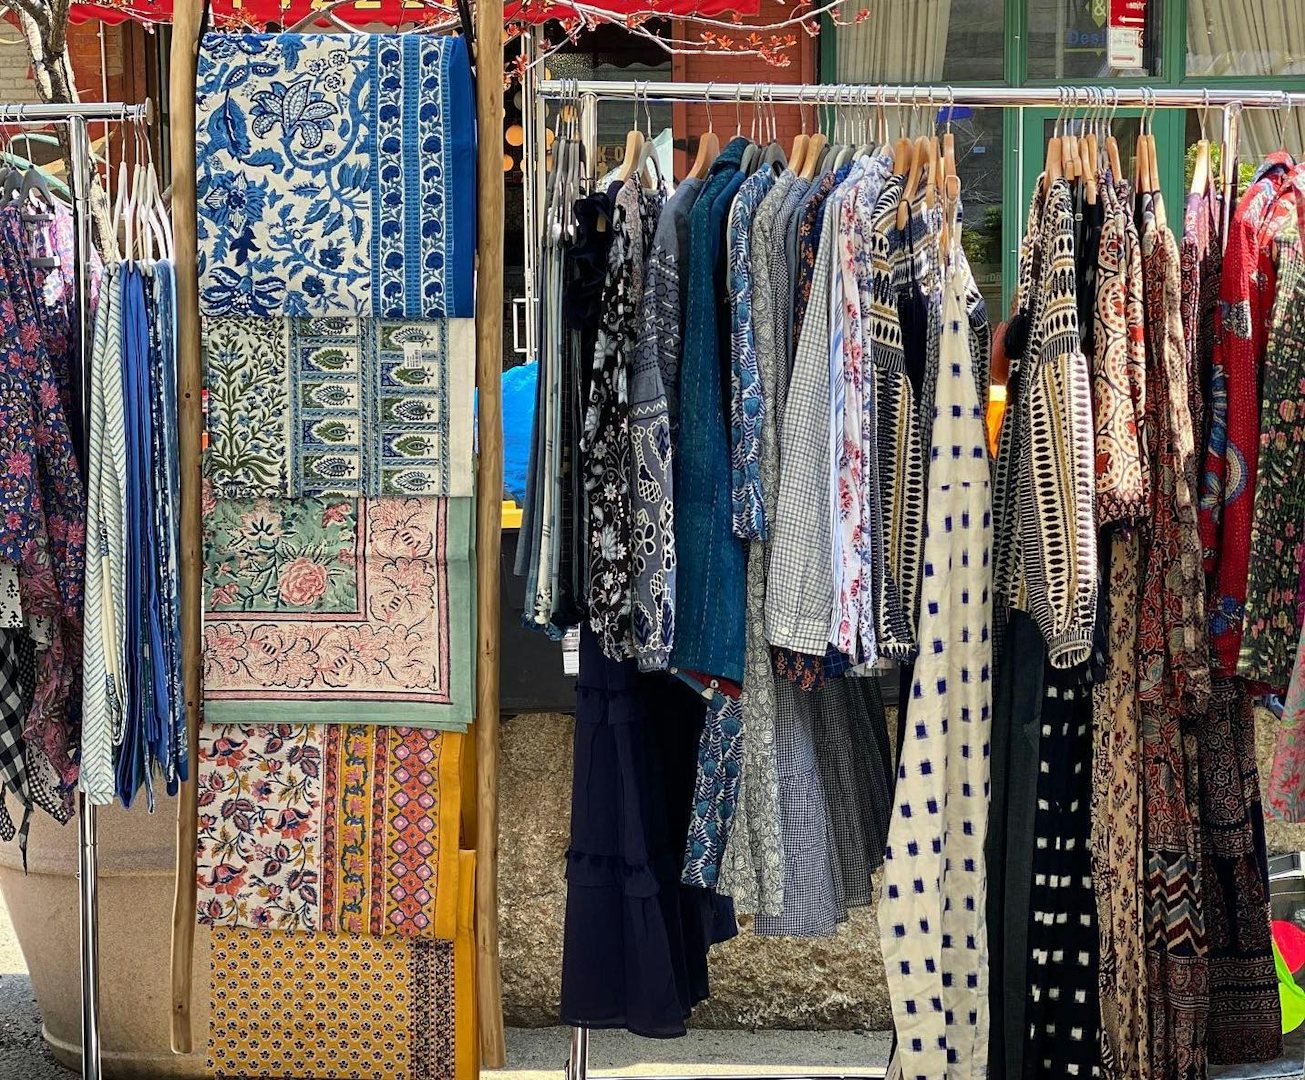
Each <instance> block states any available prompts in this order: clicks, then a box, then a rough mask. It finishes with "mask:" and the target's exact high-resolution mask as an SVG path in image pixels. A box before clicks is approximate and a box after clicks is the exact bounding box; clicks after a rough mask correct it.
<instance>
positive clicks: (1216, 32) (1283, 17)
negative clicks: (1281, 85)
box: [1187, 0, 1305, 77]
mask: <svg viewBox="0 0 1305 1080" xmlns="http://www.w3.org/2000/svg"><path fill="white" fill-rule="evenodd" d="M1187 74H1188V76H1189V77H1211V76H1214V77H1223V76H1229V75H1242V76H1247V75H1250V76H1256V75H1258V76H1278V77H1282V76H1292V75H1298V76H1305V3H1302V2H1301V0H1249V2H1248V0H1187Z"/></svg>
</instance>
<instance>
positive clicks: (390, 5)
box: [70, 0, 760, 29]
mask: <svg viewBox="0 0 1305 1080" xmlns="http://www.w3.org/2000/svg"><path fill="white" fill-rule="evenodd" d="M577 2H579V0H577ZM583 3H584V5H585V6H586V7H589V8H601V9H602V10H604V11H610V12H611V13H612V14H614V15H619V16H629V15H638V14H647V15H649V16H654V17H656V16H660V17H668V18H674V17H676V16H685V15H703V16H708V17H713V18H715V17H719V16H721V15H724V14H726V13H727V12H730V11H734V12H738V13H739V14H741V15H755V14H756V13H757V11H758V10H759V7H760V0H583ZM324 6H325V4H324V2H323V0H213V2H212V4H211V14H210V17H211V19H212V20H213V22H214V24H215V25H217V26H247V27H250V28H259V29H261V28H263V27H266V26H268V25H276V26H293V25H294V24H295V23H297V22H299V21H300V20H302V19H303V18H305V17H306V16H308V15H310V14H312V12H313V11H314V10H315V9H317V8H321V7H324ZM334 13H335V14H336V15H337V16H338V17H339V18H341V19H343V20H344V21H345V22H347V23H349V24H350V25H351V26H367V25H369V24H379V25H384V26H398V25H399V24H400V23H413V22H418V23H419V22H427V21H431V20H432V19H437V18H440V13H439V12H438V11H437V10H436V9H434V8H431V7H429V6H426V5H424V4H420V3H413V2H412V0H357V2H356V3H352V4H347V5H344V6H342V7H338V8H335V9H334ZM70 14H71V18H72V20H73V21H74V22H90V21H93V20H96V19H99V20H102V21H104V22H107V23H120V22H125V21H126V20H128V19H131V20H134V21H136V22H143V23H166V22H170V21H171V20H172V0H97V2H94V3H78V2H74V3H73V4H72V8H71V12H70ZM504 15H505V17H506V18H507V19H508V20H509V21H516V20H523V21H526V22H532V23H541V22H546V21H547V20H549V19H567V18H574V17H575V15H576V11H575V9H574V8H572V7H570V6H568V4H567V3H566V0H508V3H506V5H505V11H504Z"/></svg>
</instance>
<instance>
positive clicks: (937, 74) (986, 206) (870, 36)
mask: <svg viewBox="0 0 1305 1080" xmlns="http://www.w3.org/2000/svg"><path fill="white" fill-rule="evenodd" d="M862 11H865V12H867V14H864V15H860V19H861V21H860V22H858V21H857V19H858V15H859V13H861V12H862ZM841 16H842V25H840V26H839V27H838V29H837V53H836V61H837V68H836V72H835V74H834V76H833V81H837V82H843V83H887V84H908V85H914V84H921V85H927V84H951V85H958V84H964V83H974V82H994V83H999V82H1001V81H1002V79H1003V77H1004V71H1003V63H1004V42H1005V39H1004V30H1003V20H1004V18H1005V0H848V2H847V3H846V4H844V6H843V9H842V12H841ZM945 94H946V91H945V90H943V89H941V88H940V89H939V90H938V92H937V96H936V97H935V99H934V101H933V102H932V103H931V104H927V103H926V100H925V98H924V97H920V98H919V99H918V100H917V102H916V103H915V107H914V108H909V109H907V108H904V109H902V110H901V116H900V117H899V115H898V111H897V110H896V109H895V108H893V107H891V106H890V107H889V108H888V109H887V110H886V111H887V114H888V130H889V132H890V133H891V135H892V137H894V138H896V136H897V133H898V130H899V127H900V126H901V125H902V124H905V125H906V129H907V132H908V133H912V134H919V133H920V132H921V131H923V130H924V129H925V127H924V125H926V124H927V123H928V120H929V117H930V116H933V117H934V118H936V119H939V120H941V119H943V118H945V115H946V110H945V109H940V108H939V105H940V103H942V102H943V101H945ZM952 133H953V135H955V137H956V166H957V171H958V172H959V173H960V175H961V178H962V182H963V183H964V185H965V228H964V231H963V233H962V237H963V240H964V243H965V249H966V252H967V254H968V255H969V259H970V264H971V266H972V268H973V270H974V276H975V279H976V281H977V282H978V285H979V287H980V288H981V289H982V290H983V292H984V294H985V296H986V297H987V299H988V303H989V305H990V306H991V307H992V309H993V310H994V311H999V310H1000V307H1001V266H1002V242H1003V237H1002V224H1001V217H1002V215H1001V199H1002V186H1001V181H1002V157H1003V142H1002V115H1001V110H1000V109H972V108H960V107H958V108H957V109H956V111H955V115H954V117H953V122H952Z"/></svg>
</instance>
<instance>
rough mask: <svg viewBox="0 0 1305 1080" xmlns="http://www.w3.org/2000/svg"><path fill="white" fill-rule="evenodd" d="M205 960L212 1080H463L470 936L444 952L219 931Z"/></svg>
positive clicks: (399, 941) (386, 942)
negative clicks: (207, 969)
mask: <svg viewBox="0 0 1305 1080" xmlns="http://www.w3.org/2000/svg"><path fill="white" fill-rule="evenodd" d="M211 957H212V959H211V960H210V967H209V972H210V987H209V993H210V1014H209V1015H210V1020H209V1041H208V1069H209V1074H210V1075H211V1076H214V1077H215V1078H216V1080H254V1078H258V1080H290V1078H294V1080H474V1077H475V1067H476V1055H475V1048H474V1046H472V1045H471V1043H472V1042H473V1041H474V1038H475V1032H474V1029H473V1028H472V1027H471V1025H470V1024H469V1023H467V1022H466V1019H464V1016H465V1014H466V1013H467V1011H468V1010H469V1009H470V1008H471V1005H470V1001H469V999H470V998H471V997H472V996H473V993H472V991H473V990H474V986H472V985H471V983H470V980H472V979H473V977H474V967H473V965H474V950H473V949H472V948H471V947H470V935H469V934H468V935H463V936H461V937H460V939H459V941H458V942H446V941H409V940H405V939H403V938H395V937H388V938H372V937H356V936H352V935H347V936H343V937H328V936H326V935H323V934H307V933H294V934H279V933H275V932H271V931H259V930H244V929H242V930H230V929H226V928H219V929H216V930H214V931H213V944H212V953H211ZM470 1019H474V1014H473V1015H472V1017H471V1018H470Z"/></svg>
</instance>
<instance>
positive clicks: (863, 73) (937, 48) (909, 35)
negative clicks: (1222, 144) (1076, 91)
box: [838, 0, 1299, 83]
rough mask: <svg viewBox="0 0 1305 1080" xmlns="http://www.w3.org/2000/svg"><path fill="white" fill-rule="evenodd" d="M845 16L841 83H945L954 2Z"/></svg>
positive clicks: (858, 2) (887, 6)
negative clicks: (861, 15) (859, 16)
mask: <svg viewBox="0 0 1305 1080" xmlns="http://www.w3.org/2000/svg"><path fill="white" fill-rule="evenodd" d="M1298 2H1299V0H1298ZM863 10H868V11H869V15H867V16H865V19H864V21H863V22H860V23H856V22H855V19H856V17H857V14H858V13H859V12H861V11H863ZM841 14H842V18H843V25H842V26H840V27H839V28H838V79H839V81H840V82H867V83H923V82H941V81H942V77H943V61H944V59H945V58H946V56H947V27H948V24H949V23H950V22H951V14H952V0H845V2H844V4H843V7H842V11H841Z"/></svg>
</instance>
